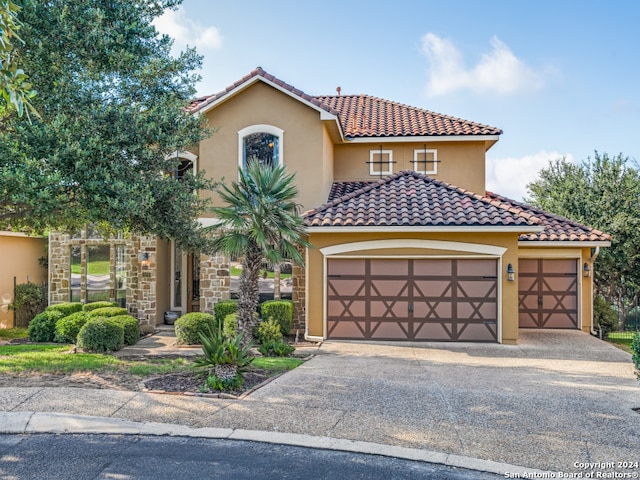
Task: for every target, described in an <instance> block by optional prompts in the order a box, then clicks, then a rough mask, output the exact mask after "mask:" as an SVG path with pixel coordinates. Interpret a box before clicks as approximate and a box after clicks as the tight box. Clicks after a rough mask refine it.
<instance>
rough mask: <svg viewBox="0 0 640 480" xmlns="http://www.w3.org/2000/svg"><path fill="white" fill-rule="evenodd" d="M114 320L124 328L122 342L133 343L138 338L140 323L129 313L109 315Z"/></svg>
mask: <svg viewBox="0 0 640 480" xmlns="http://www.w3.org/2000/svg"><path fill="white" fill-rule="evenodd" d="M110 318H111V320H113V321H114V322H118V323H119V324H120V325H122V328H123V329H124V344H125V345H135V344H136V343H138V340H140V324H139V323H138V319H137V318H134V317H132V316H131V315H118V316H115V317H110Z"/></svg>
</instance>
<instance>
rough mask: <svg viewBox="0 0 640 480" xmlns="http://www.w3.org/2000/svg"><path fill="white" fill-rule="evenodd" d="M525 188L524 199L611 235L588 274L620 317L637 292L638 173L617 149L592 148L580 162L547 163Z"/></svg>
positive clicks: (639, 264) (639, 245)
mask: <svg viewBox="0 0 640 480" xmlns="http://www.w3.org/2000/svg"><path fill="white" fill-rule="evenodd" d="M528 189H529V193H530V197H529V198H528V199H527V201H528V202H529V203H531V204H533V205H536V206H538V207H541V208H543V209H545V210H548V211H550V212H554V213H557V214H558V215H562V216H564V217H567V218H570V219H572V220H576V221H578V222H580V223H584V224H586V225H591V226H593V227H595V228H597V229H599V230H602V231H604V232H607V233H609V234H611V235H612V237H613V239H612V241H611V247H609V248H604V249H602V251H601V253H600V256H599V258H598V261H597V268H595V277H594V279H595V286H596V289H597V291H598V293H600V294H601V295H603V296H604V297H605V299H606V300H607V301H608V302H609V303H610V304H613V305H616V306H617V308H618V313H619V316H620V319H621V320H624V318H625V317H626V315H627V313H628V312H629V309H630V308H632V307H633V306H634V305H637V303H638V298H639V297H640V172H639V171H638V170H637V168H634V166H633V165H632V163H631V161H630V159H629V158H628V157H625V156H623V155H622V154H619V155H617V156H615V157H610V156H609V155H608V154H606V153H602V154H600V153H598V152H595V154H594V157H593V159H591V158H589V159H587V160H586V161H584V162H582V163H580V164H574V163H571V162H569V161H567V160H566V159H560V160H556V161H553V162H550V163H549V166H548V167H547V168H545V169H543V170H541V171H540V172H539V174H538V178H536V179H535V180H534V181H533V182H531V183H530V184H529V185H528Z"/></svg>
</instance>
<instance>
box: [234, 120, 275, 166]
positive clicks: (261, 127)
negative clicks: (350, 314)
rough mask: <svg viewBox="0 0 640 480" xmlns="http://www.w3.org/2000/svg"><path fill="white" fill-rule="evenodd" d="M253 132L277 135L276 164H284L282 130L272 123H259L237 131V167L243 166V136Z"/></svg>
mask: <svg viewBox="0 0 640 480" xmlns="http://www.w3.org/2000/svg"><path fill="white" fill-rule="evenodd" d="M254 133H268V134H269V135H274V136H276V137H278V149H279V152H278V165H279V166H282V165H283V164H284V130H282V129H281V128H278V127H274V126H273V125H267V124H264V123H259V124H256V125H250V126H248V127H245V128H243V129H242V130H240V131H238V167H240V168H243V165H244V158H243V152H244V138H245V137H246V136H247V135H252V134H254Z"/></svg>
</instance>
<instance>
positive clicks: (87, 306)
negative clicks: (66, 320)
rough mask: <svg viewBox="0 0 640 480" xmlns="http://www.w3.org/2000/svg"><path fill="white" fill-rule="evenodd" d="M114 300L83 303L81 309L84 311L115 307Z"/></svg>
mask: <svg viewBox="0 0 640 480" xmlns="http://www.w3.org/2000/svg"><path fill="white" fill-rule="evenodd" d="M117 306H118V305H117V304H116V302H91V303H85V304H84V306H83V307H82V310H83V311H85V312H91V311H93V310H95V309H96V308H106V307H117Z"/></svg>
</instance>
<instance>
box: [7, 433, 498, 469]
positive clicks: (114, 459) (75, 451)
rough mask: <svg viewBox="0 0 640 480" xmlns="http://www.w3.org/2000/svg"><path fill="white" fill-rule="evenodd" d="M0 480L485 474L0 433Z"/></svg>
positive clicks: (237, 448) (329, 454) (112, 438)
mask: <svg viewBox="0 0 640 480" xmlns="http://www.w3.org/2000/svg"><path fill="white" fill-rule="evenodd" d="M0 478H1V479H7V480H8V479H12V480H13V479H19V480H27V479H38V480H41V479H46V480H57V479H60V480H83V479H87V480H89V479H96V480H97V479H114V478H118V479H134V478H135V479H140V480H145V479H149V480H161V479H172V480H175V479H180V478H220V479H226V478H233V479H234V480H244V479H247V480H249V479H250V480H255V479H268V478H281V479H288V478H289V479H299V478H300V479H309V480H311V479H333V480H335V479H350V480H352V479H385V480H389V479H394V480H395V479H411V480H416V479H440V480H448V479H451V480H476V479H477V480H485V479H486V480H488V479H494V478H500V476H498V475H493V474H489V473H484V472H477V471H471V470H464V469H457V468H452V467H446V466H444V465H434V464H429V463H424V462H414V461H409V460H400V459H397V458H391V457H382V456H377V455H365V454H357V453H350V452H339V451H332V450H321V449H310V448H302V447H294V446H286V445H274V444H266V443H258V442H246V441H235V440H217V439H199V438H179V437H150V436H139V435H135V436H132V435H53V434H22V435H0Z"/></svg>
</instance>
